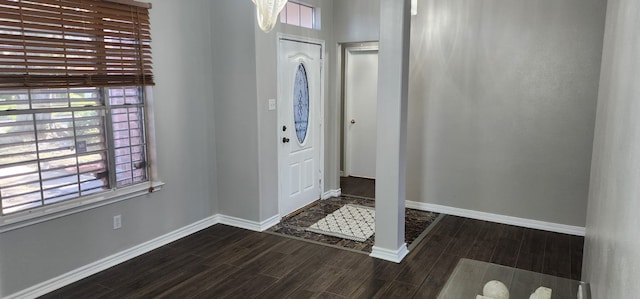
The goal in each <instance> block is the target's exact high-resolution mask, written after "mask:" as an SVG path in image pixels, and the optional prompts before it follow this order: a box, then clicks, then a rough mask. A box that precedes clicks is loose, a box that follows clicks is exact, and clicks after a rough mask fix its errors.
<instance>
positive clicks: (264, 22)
mask: <svg viewBox="0 0 640 299" xmlns="http://www.w3.org/2000/svg"><path fill="white" fill-rule="evenodd" d="M251 1H253V3H254V4H255V5H256V12H257V18H258V26H259V27H260V29H262V31H264V32H269V31H271V30H272V29H273V27H275V26H276V23H277V22H278V14H279V13H280V11H281V10H282V9H283V8H284V6H285V5H286V4H287V0H251Z"/></svg>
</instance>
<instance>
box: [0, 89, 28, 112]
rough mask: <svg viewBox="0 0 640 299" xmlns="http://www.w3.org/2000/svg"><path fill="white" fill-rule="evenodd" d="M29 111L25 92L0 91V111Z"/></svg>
mask: <svg viewBox="0 0 640 299" xmlns="http://www.w3.org/2000/svg"><path fill="white" fill-rule="evenodd" d="M22 109H29V94H28V92H27V91H26V90H0V111H3V110H4V111H6V110H22Z"/></svg>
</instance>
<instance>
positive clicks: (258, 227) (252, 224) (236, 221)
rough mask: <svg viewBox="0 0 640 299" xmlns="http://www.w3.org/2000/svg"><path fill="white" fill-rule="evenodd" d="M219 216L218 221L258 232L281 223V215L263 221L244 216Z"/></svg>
mask: <svg viewBox="0 0 640 299" xmlns="http://www.w3.org/2000/svg"><path fill="white" fill-rule="evenodd" d="M217 218H218V223H220V224H226V225H230V226H234V227H238V228H244V229H248V230H252V231H256V232H263V231H265V230H267V229H269V228H270V227H272V226H274V225H276V224H278V223H280V215H275V216H273V217H271V218H269V219H267V220H265V221H262V222H256V221H251V220H246V219H242V218H237V217H232V216H227V215H221V214H218V215H217Z"/></svg>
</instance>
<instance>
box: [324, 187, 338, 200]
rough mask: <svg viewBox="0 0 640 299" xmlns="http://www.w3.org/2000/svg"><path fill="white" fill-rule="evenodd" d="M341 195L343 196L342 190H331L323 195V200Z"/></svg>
mask: <svg viewBox="0 0 640 299" xmlns="http://www.w3.org/2000/svg"><path fill="white" fill-rule="evenodd" d="M340 195H342V189H340V188H338V189H335V190H329V191H327V192H325V193H323V194H322V199H329V198H332V197H338V196H340Z"/></svg>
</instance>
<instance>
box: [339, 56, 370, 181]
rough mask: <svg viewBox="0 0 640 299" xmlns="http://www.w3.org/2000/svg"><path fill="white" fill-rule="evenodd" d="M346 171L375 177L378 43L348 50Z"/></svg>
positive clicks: (346, 70) (346, 68)
mask: <svg viewBox="0 0 640 299" xmlns="http://www.w3.org/2000/svg"><path fill="white" fill-rule="evenodd" d="M345 54H346V55H345V56H346V57H345V74H344V76H345V90H344V94H345V137H346V138H345V143H346V144H345V145H346V148H345V172H346V175H348V176H355V177H364V178H375V177H376V139H377V131H376V127H377V124H376V123H377V120H376V119H377V117H376V116H377V107H378V105H377V102H378V49H377V47H373V48H372V47H367V48H347V49H346V51H345Z"/></svg>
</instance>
